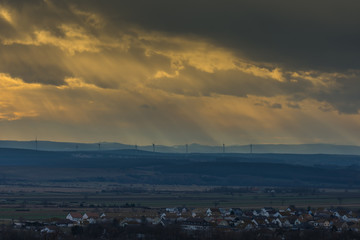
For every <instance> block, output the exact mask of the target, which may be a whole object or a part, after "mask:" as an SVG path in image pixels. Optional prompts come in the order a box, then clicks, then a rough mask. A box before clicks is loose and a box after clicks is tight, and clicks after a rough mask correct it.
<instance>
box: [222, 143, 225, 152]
mask: <svg viewBox="0 0 360 240" xmlns="http://www.w3.org/2000/svg"><path fill="white" fill-rule="evenodd" d="M222 151H223V153H225V143H223V146H222Z"/></svg>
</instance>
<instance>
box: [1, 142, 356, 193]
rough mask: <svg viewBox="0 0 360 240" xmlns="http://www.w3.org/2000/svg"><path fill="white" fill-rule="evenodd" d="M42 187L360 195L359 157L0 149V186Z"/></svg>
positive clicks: (129, 150) (131, 150) (130, 150)
mask: <svg viewBox="0 0 360 240" xmlns="http://www.w3.org/2000/svg"><path fill="white" fill-rule="evenodd" d="M42 181H50V182H74V183H75V182H79V181H81V182H93V181H95V182H111V183H130V184H161V185H209V186H214V185H221V186H288V187H303V186H304V187H324V188H356V189H358V188H359V187H360V156H358V155H339V154H337V155H334V154H333V155H331V154H278V153H277V154H274V153H271V154H269V153H267V154H261V153H255V154H248V153H226V154H223V153H189V154H185V153H181V154H180V153H159V152H155V153H154V152H152V151H142V150H134V149H127V150H126V149H125V150H101V151H93V150H92V151H81V150H77V151H35V150H28V149H14V148H0V184H1V183H6V184H10V183H14V182H18V183H21V184H25V183H26V184H27V183H29V182H42Z"/></svg>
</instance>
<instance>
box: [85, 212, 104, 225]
mask: <svg viewBox="0 0 360 240" xmlns="http://www.w3.org/2000/svg"><path fill="white" fill-rule="evenodd" d="M98 219H100V216H99V214H98V213H93V212H89V213H84V215H83V216H82V220H83V221H88V222H89V223H90V224H94V223H96V221H97V220H98Z"/></svg>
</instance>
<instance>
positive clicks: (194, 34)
mask: <svg viewBox="0 0 360 240" xmlns="http://www.w3.org/2000/svg"><path fill="white" fill-rule="evenodd" d="M359 9H360V2H359V1H357V0H353V1H350V0H344V1H338V0H337V1H334V0H317V1H308V0H302V1H298V0H294V1H288V0H272V1H268V0H254V1H245V0H222V1H215V0H213V1H209V0H197V1H190V0H181V1H180V0H173V1H169V0H152V1H149V0H122V1H116V0H106V1H99V0H61V1H58V0H0V139H2V140H33V139H35V138H36V137H37V138H38V139H41V140H52V141H77V142H98V141H108V142H121V143H127V144H139V145H147V144H151V143H156V144H165V145H176V144H185V143H201V144H209V145H217V144H222V143H226V144H227V145H235V144H240V145H241V144H249V143H254V144H255V143H257V144H259V143H264V144H267V143H268V144H269V143H272V144H274V143H276V144H277V143H279V144H282V143H286V144H300V143H332V144H351V145H360V134H358V133H360V115H359V109H360V94H359V90H360V57H359V56H360V30H359V26H360V15H359V14H358V10H359Z"/></svg>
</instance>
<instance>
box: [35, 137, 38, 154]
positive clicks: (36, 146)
mask: <svg viewBox="0 0 360 240" xmlns="http://www.w3.org/2000/svg"><path fill="white" fill-rule="evenodd" d="M35 150H36V151H37V150H38V140H37V136H36V137H35Z"/></svg>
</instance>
